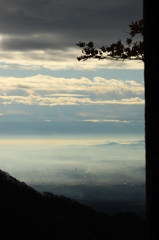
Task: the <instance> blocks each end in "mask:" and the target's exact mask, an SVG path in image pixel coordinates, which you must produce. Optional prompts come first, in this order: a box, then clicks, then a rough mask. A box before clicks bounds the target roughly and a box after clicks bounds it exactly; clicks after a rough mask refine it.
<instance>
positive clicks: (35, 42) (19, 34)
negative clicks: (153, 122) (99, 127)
mask: <svg viewBox="0 0 159 240" xmlns="http://www.w3.org/2000/svg"><path fill="white" fill-rule="evenodd" d="M142 4H143V1H141V0H98V1H95V0H91V1H90V0H81V1H76V0H5V1H4V0H0V56H1V57H0V76H1V77H0V86H1V87H0V121H21V120H22V121H26V120H27V121H32V120H33V121H77V120H78V121H79V120H80V121H88V120H91V121H123V122H124V121H125V122H127V121H134V120H136V121H143V119H144V80H143V63H142V62H137V61H133V62H127V61H125V62H123V61H114V60H112V61H108V60H104V61H97V60H94V61H93V60H91V61H86V62H78V61H77V60H76V57H77V56H79V55H80V54H81V50H80V49H79V48H78V47H77V46H76V43H78V42H79V41H85V42H88V41H91V40H92V41H94V43H95V45H96V46H97V47H98V46H99V47H100V46H102V45H109V44H111V43H113V42H116V41H117V40H119V39H122V40H124V39H126V38H127V37H128V34H127V33H126V31H129V27H128V25H129V24H130V23H131V21H136V20H139V19H140V18H142Z"/></svg>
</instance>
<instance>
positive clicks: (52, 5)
mask: <svg viewBox="0 0 159 240" xmlns="http://www.w3.org/2000/svg"><path fill="white" fill-rule="evenodd" d="M142 4H143V3H142V1H141V0H134V1H132V0H120V1H119V0H114V1H109V0H100V1H95V0H92V1H90V0H82V1H76V0H67V1H63V0H61V1H56V0H34V1H31V0H23V1H20V0H6V1H3V0H0V11H1V15H0V54H1V62H3V63H8V64H12V63H14V64H18V65H20V66H23V67H25V65H27V66H29V65H30V67H33V66H34V65H35V66H41V65H42V66H43V65H44V66H45V67H46V68H47V67H48V68H50V69H63V68H64V69H68V68H79V66H80V67H81V68H84V67H86V65H88V68H93V67H95V66H96V64H97V63H94V65H92V64H89V63H85V64H80V65H79V64H78V65H77V64H75V63H74V62H75V61H76V57H77V56H78V55H80V54H81V52H80V49H78V47H76V46H75V43H77V42H79V41H80V40H82V41H86V42H87V41H91V40H93V41H94V42H95V43H96V46H97V47H98V46H99V47H100V46H101V45H103V44H108V45H109V44H111V43H112V42H114V41H117V40H118V39H119V38H120V39H126V37H127V34H126V33H125V32H124V31H128V30H129V29H128V24H130V23H131V21H136V20H138V19H140V18H142ZM106 64H107V65H108V67H109V65H111V66H112V62H106ZM113 64H114V65H115V67H116V66H118V67H119V68H121V67H123V68H124V67H127V68H131V67H134V68H135V67H137V68H142V67H143V66H140V67H139V64H138V65H136V64H135V63H134V66H132V65H130V64H127V63H124V65H122V64H121V63H117V62H114V63H113ZM102 65H105V64H103V63H102V64H101V63H100V64H99V63H98V67H102ZM12 66H13V65H12ZM12 66H11V67H12ZM62 66H63V68H62Z"/></svg>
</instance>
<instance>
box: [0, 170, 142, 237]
mask: <svg viewBox="0 0 159 240" xmlns="http://www.w3.org/2000/svg"><path fill="white" fill-rule="evenodd" d="M0 203H1V204H0V229H1V231H0V238H1V239H14V238H15V239H16V240H19V239H28V240H31V239H38V238H41V239H42V238H43V239H59V240H61V239H69V240H71V239H77V240H78V239H81V240H85V239H87V240H89V239H91V240H93V239H95V240H98V239H108V240H109V239H111V240H133V239H135V240H142V239H145V221H144V220H143V219H142V218H140V217H139V216H137V215H135V214H133V213H131V214H130V213H122V214H118V215H116V216H114V217H111V216H109V215H107V214H105V213H99V212H96V211H94V210H92V209H91V208H90V207H87V206H85V205H82V204H80V203H78V202H76V201H74V200H72V199H69V198H66V197H64V196H56V195H53V194H52V193H44V194H40V193H39V192H37V191H35V190H34V189H33V188H31V187H29V186H27V185H26V184H25V183H22V182H20V181H18V180H16V179H15V178H13V177H11V176H10V175H9V174H8V173H6V172H4V171H1V170H0Z"/></svg>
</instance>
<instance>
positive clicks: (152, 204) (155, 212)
mask: <svg viewBox="0 0 159 240" xmlns="http://www.w3.org/2000/svg"><path fill="white" fill-rule="evenodd" d="M157 11H158V2H157V1H156V0H151V1H150V0H144V27H145V30H144V31H145V32H144V46H145V49H144V51H145V139H146V205H147V207H146V208H147V209H146V211H147V240H157V239H159V85H158V84H159V60H158V59H159V46H158V44H159V40H158V30H159V21H158V14H159V12H157Z"/></svg>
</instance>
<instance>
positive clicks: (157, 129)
mask: <svg viewBox="0 0 159 240" xmlns="http://www.w3.org/2000/svg"><path fill="white" fill-rule="evenodd" d="M143 2H144V10H143V20H142V19H141V20H139V21H136V22H135V23H133V22H132V24H131V25H129V27H130V32H129V34H130V37H129V38H127V40H126V46H124V45H123V44H122V43H121V41H120V40H119V41H118V42H117V43H113V44H111V45H110V46H109V47H107V46H102V47H101V48H99V49H96V48H95V47H94V43H93V42H89V43H87V44H85V43H84V42H79V43H78V44H77V45H78V46H79V47H82V48H83V50H82V53H83V55H81V56H80V57H77V59H78V60H79V61H80V60H83V61H85V60H87V59H90V58H94V59H99V60H101V59H122V60H126V59H128V60H132V59H133V60H142V61H144V64H145V69H144V78H145V145H146V221H147V240H157V239H159V140H158V139H159V111H158V102H159V100H158V94H159V91H158V87H157V85H158V84H157V82H159V81H158V68H159V58H158V57H159V48H158V37H157V29H158V19H157V18H158V16H157V11H156V9H158V8H157V7H158V5H157V2H156V1H149V0H144V1H143ZM137 34H140V35H141V36H142V37H143V40H142V41H137V42H133V38H134V36H136V35H137Z"/></svg>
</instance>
